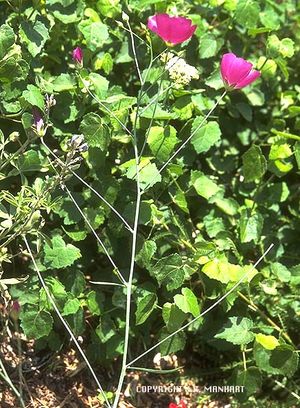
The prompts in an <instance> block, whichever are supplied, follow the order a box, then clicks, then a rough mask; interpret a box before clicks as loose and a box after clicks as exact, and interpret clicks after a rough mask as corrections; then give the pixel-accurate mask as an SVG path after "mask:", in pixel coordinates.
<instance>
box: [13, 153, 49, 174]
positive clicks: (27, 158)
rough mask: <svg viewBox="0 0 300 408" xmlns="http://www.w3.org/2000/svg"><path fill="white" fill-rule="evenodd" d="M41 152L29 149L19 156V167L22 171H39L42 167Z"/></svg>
mask: <svg viewBox="0 0 300 408" xmlns="http://www.w3.org/2000/svg"><path fill="white" fill-rule="evenodd" d="M41 159H42V158H41V156H40V152H37V151H36V150H32V149H30V150H27V152H25V153H23V155H22V156H20V157H18V168H19V170H20V171H21V172H23V173H24V172H26V171H38V170H41V168H42V165H43V163H42V160H41Z"/></svg>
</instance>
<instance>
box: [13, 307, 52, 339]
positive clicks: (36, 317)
mask: <svg viewBox="0 0 300 408" xmlns="http://www.w3.org/2000/svg"><path fill="white" fill-rule="evenodd" d="M20 319H21V327H22V329H23V330H24V333H25V335H26V336H27V337H29V338H31V339H40V338H41V337H44V336H48V335H49V333H50V332H51V330H52V326H53V319H52V316H51V314H50V313H49V312H46V311H44V310H41V311H40V310H38V309H37V308H36V306H30V307H26V309H24V310H23V311H22V312H21V315H20Z"/></svg>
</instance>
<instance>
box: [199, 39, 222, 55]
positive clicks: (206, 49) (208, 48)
mask: <svg viewBox="0 0 300 408" xmlns="http://www.w3.org/2000/svg"><path fill="white" fill-rule="evenodd" d="M199 42H200V44H199V58H200V59H206V58H211V57H214V56H215V55H217V53H218V51H219V49H220V48H221V46H222V44H223V40H221V39H220V38H218V39H216V37H215V36H214V35H213V34H208V33H206V34H204V35H203V36H202V37H200V40H199Z"/></svg>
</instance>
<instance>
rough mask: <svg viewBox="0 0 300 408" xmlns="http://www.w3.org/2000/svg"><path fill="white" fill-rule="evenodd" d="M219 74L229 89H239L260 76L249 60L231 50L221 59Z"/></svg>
mask: <svg viewBox="0 0 300 408" xmlns="http://www.w3.org/2000/svg"><path fill="white" fill-rule="evenodd" d="M221 75H222V78H223V81H224V84H225V86H226V87H228V88H229V90H232V89H241V88H244V87H245V86H247V85H249V84H251V83H252V82H254V81H255V80H256V79H257V78H258V77H260V72H259V71H257V70H255V69H253V65H252V64H251V62H249V61H246V60H244V59H243V58H238V57H237V56H236V55H235V54H233V53H232V52H229V53H227V54H224V55H223V57H222V61H221Z"/></svg>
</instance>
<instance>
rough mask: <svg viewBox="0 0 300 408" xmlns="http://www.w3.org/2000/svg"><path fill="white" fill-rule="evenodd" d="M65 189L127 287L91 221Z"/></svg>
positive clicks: (65, 188) (65, 187) (64, 187)
mask: <svg viewBox="0 0 300 408" xmlns="http://www.w3.org/2000/svg"><path fill="white" fill-rule="evenodd" d="M63 189H64V190H66V192H67V193H68V196H69V197H70V198H71V200H72V201H73V203H74V205H75V207H76V208H77V210H78V211H79V213H80V215H81V216H82V218H83V219H84V221H85V223H86V224H87V225H88V227H89V228H90V230H91V231H92V233H93V235H94V237H95V238H96V240H97V241H98V242H99V244H100V245H101V247H102V248H103V250H104V252H105V254H106V256H107V257H108V259H109V261H110V263H111V264H112V266H113V267H114V270H115V271H116V272H117V274H118V276H119V278H120V280H121V282H123V284H124V285H125V286H126V281H125V279H124V278H123V276H122V274H121V272H120V271H119V268H118V267H117V265H116V264H115V262H114V260H113V259H112V257H111V256H110V255H109V253H108V250H107V249H106V247H105V245H104V244H103V242H102V240H101V239H100V238H99V236H98V234H97V233H96V231H95V230H94V228H93V226H92V224H91V223H90V222H89V220H88V219H87V217H86V216H85V214H84V213H83V211H82V209H81V208H80V207H79V205H78V203H77V202H76V200H75V198H74V197H73V195H72V193H71V191H70V190H69V189H68V187H67V186H66V185H63Z"/></svg>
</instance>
